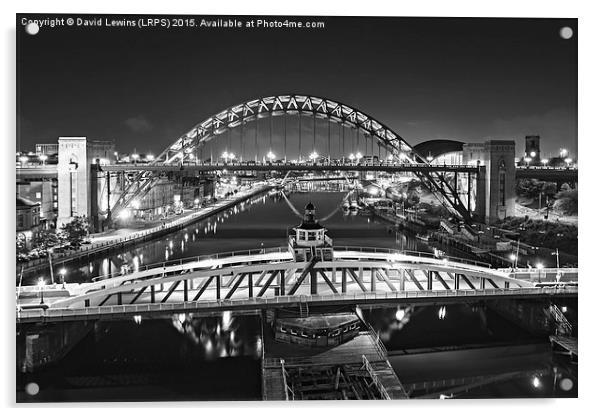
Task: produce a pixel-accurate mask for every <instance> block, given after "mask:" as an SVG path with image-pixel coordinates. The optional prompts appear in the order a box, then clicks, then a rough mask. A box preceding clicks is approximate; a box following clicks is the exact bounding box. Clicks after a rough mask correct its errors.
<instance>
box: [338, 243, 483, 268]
mask: <svg viewBox="0 0 602 416" xmlns="http://www.w3.org/2000/svg"><path fill="white" fill-rule="evenodd" d="M334 250H335V251H359V252H362V253H386V254H400V255H404V256H414V257H420V258H428V259H433V260H443V258H441V257H437V256H436V255H435V254H433V253H429V252H426V251H412V250H396V249H393V248H386V247H362V246H334ZM445 259H447V260H449V261H453V262H457V263H464V264H470V265H473V266H479V267H486V268H491V264H489V263H485V262H482V261H478V260H471V259H465V258H462V257H454V256H445Z"/></svg>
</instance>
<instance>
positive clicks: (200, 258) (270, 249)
mask: <svg viewBox="0 0 602 416" xmlns="http://www.w3.org/2000/svg"><path fill="white" fill-rule="evenodd" d="M270 253H288V248H287V247H282V246H280V247H264V248H254V249H247V250H234V251H223V252H219V253H212V254H204V255H200V256H192V257H184V258H181V259H174V260H168V261H162V262H157V263H150V264H145V265H143V266H139V267H138V268H137V269H136V270H135V271H134V273H135V272H143V271H147V270H151V269H158V268H165V267H170V266H183V265H184V264H186V263H195V262H201V261H207V260H220V259H225V258H229V257H239V256H254V255H259V254H270ZM126 274H130V273H126ZM120 276H124V274H123V273H121V272H113V273H110V274H105V275H102V276H97V277H95V278H93V279H92V281H99V280H105V279H110V278H113V277H120Z"/></svg>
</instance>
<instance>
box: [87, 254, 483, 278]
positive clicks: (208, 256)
mask: <svg viewBox="0 0 602 416" xmlns="http://www.w3.org/2000/svg"><path fill="white" fill-rule="evenodd" d="M333 249H334V250H335V251H339V252H356V251H357V252H361V253H380V254H391V255H401V256H413V257H418V258H427V259H432V260H443V259H441V258H439V257H437V256H435V255H434V254H433V253H428V252H423V251H412V250H396V249H392V248H385V247H363V246H334V247H333ZM269 253H288V247H284V246H278V247H264V248H256V249H247V250H236V251H224V252H220V253H213V254H206V255H200V256H193V257H185V258H181V259H175V260H169V261H163V262H157V263H150V264H146V265H143V266H139V267H138V268H137V269H136V270H134V273H135V272H143V271H147V270H151V269H158V268H165V267H170V266H184V265H185V264H186V263H195V262H201V261H207V260H220V259H226V258H230V257H238V256H253V255H260V254H269ZM445 259H446V260H448V261H450V262H456V263H462V264H468V265H472V266H478V267H484V268H491V264H489V263H485V262H481V261H477V260H470V259H465V258H461V257H453V256H446V257H445ZM126 274H130V273H126ZM124 275H125V274H123V273H121V272H113V273H110V274H105V275H101V276H97V277H95V278H93V279H92V281H94V282H96V281H99V280H106V279H111V278H114V277H121V276H124Z"/></svg>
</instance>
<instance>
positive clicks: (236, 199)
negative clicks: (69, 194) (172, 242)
mask: <svg viewBox="0 0 602 416" xmlns="http://www.w3.org/2000/svg"><path fill="white" fill-rule="evenodd" d="M272 188H273V185H269V184H261V185H257V186H254V187H252V188H250V189H248V190H245V191H239V192H238V193H236V194H235V195H233V196H231V197H228V198H224V199H221V200H219V201H217V202H215V203H214V204H212V205H210V206H208V207H205V208H201V209H198V210H194V211H191V212H189V213H184V214H182V215H179V216H176V217H175V218H172V219H167V220H165V222H164V223H163V224H161V225H155V224H152V225H150V226H149V227H147V228H142V229H138V230H133V229H118V230H111V231H108V232H106V233H101V234H96V235H95V236H93V237H92V238H91V241H92V243H91V244H88V245H84V246H82V247H81V248H80V249H78V250H76V251H73V252H69V253H60V254H55V255H53V256H52V262H53V264H55V265H56V264H57V263H60V264H65V263H68V262H71V261H75V260H78V259H81V258H83V257H88V258H89V257H92V256H96V255H99V254H102V253H104V252H107V251H111V250H114V249H123V248H125V247H126V246H129V245H133V244H138V243H140V242H143V241H148V240H152V239H155V238H157V237H160V236H163V235H166V234H169V233H171V232H173V231H175V230H178V229H181V228H184V227H186V226H188V225H190V224H192V223H194V222H197V221H200V220H203V219H205V218H207V217H210V216H212V215H214V214H216V213H219V212H221V211H223V210H226V209H228V208H230V207H232V206H234V205H236V204H238V203H240V202H242V201H245V200H247V199H249V198H251V197H253V196H255V195H257V194H260V193H262V192H265V191H268V190H270V189H272ZM49 265H50V264H49V261H48V258H43V259H37V260H34V261H32V262H28V263H22V264H18V265H17V278H18V275H19V273H20V272H21V270H23V273H31V272H33V271H43V270H48V269H49ZM56 280H58V279H56Z"/></svg>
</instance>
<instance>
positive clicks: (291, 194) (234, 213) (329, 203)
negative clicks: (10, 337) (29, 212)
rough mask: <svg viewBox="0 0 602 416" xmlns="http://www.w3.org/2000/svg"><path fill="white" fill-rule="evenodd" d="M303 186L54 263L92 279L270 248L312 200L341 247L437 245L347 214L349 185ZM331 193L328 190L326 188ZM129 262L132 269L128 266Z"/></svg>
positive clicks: (73, 276) (29, 280) (69, 278)
mask: <svg viewBox="0 0 602 416" xmlns="http://www.w3.org/2000/svg"><path fill="white" fill-rule="evenodd" d="M310 184H311V185H309V184H308V185H303V186H305V187H306V188H303V189H304V190H305V191H304V192H302V191H299V190H298V189H297V190H296V188H290V189H286V190H285V195H287V196H286V198H285V197H284V195H283V194H282V193H281V192H280V191H278V192H274V193H272V194H271V195H269V194H267V193H266V194H263V195H259V196H256V197H254V198H252V199H251V200H248V201H246V202H243V203H240V204H237V205H235V206H234V207H232V208H230V209H228V210H225V211H222V212H221V213H219V214H216V215H214V216H212V217H209V218H206V219H204V220H201V221H199V222H197V223H195V224H193V225H190V226H188V227H186V228H183V229H181V230H178V231H174V232H173V233H170V234H169V235H167V236H163V237H160V238H157V239H156V240H152V241H147V242H144V243H141V244H138V245H136V246H135V247H134V248H132V247H127V248H123V249H121V250H122V251H121V252H117V253H115V254H111V255H109V256H106V257H103V258H99V259H90V260H89V261H83V260H82V261H81V262H70V263H66V264H64V265H63V264H62V263H60V261H55V267H65V268H66V269H67V273H66V275H65V281H66V282H83V281H89V280H91V279H92V278H94V277H97V276H108V275H111V274H119V273H120V272H121V271H122V270H130V271H131V270H135V269H137V268H140V267H142V266H143V265H150V264H155V263H161V262H165V261H173V260H177V259H181V258H187V257H194V256H198V255H204V254H211V253H215V252H224V251H234V250H242V249H254V248H257V247H259V246H260V244H261V243H263V244H264V246H265V247H275V246H282V245H285V239H286V229H287V227H290V226H294V225H296V224H298V223H299V218H298V217H297V216H296V215H295V213H294V212H293V211H292V210H291V209H290V207H289V206H288V204H287V200H286V199H288V201H289V202H290V204H291V205H292V206H294V208H295V210H297V211H302V210H303V207H304V206H305V204H307V202H309V201H313V202H314V204H316V205H317V206H318V209H319V215H320V218H322V217H325V220H324V222H323V223H324V225H325V226H326V227H327V228H328V229H329V232H330V235H331V236H332V237H333V238H334V239H335V244H337V245H367V246H377V247H388V248H399V249H404V250H419V251H431V250H432V249H431V248H430V247H429V246H427V245H426V244H423V243H422V242H420V241H418V240H416V239H415V238H414V237H413V236H411V235H407V234H405V233H404V232H403V231H396V230H395V227H393V226H392V225H390V224H386V223H382V222H380V221H378V220H376V219H373V218H371V217H369V216H363V215H355V216H351V215H345V212H344V211H343V210H341V209H340V205H341V201H342V200H343V198H345V197H346V196H347V195H348V193H349V191H348V190H347V188H346V186H344V185H337V184H335V183H333V182H330V183H326V182H325V183H323V184H322V185H320V184H319V183H310ZM325 191H328V192H325ZM125 266H127V267H125ZM39 277H40V274H39V272H38V273H35V274H33V273H32V274H31V275H25V276H24V277H23V282H24V284H33V283H35V281H36V279H37V278H39Z"/></svg>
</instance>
